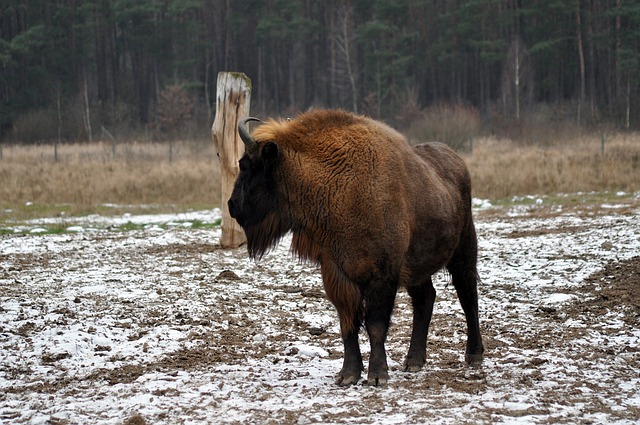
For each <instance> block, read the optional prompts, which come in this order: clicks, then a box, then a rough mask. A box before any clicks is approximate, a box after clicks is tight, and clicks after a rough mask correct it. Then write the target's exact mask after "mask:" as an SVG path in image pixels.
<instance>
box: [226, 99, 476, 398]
mask: <svg viewBox="0 0 640 425" xmlns="http://www.w3.org/2000/svg"><path fill="white" fill-rule="evenodd" d="M249 121H260V120H258V119H257V118H245V119H243V120H241V121H240V123H239V125H238V132H239V134H240V137H241V139H242V140H243V141H244V144H245V154H244V156H243V157H242V158H241V159H240V161H239V168H240V170H239V174H238V177H237V179H236V181H235V184H234V189H233V192H232V194H231V198H230V199H229V201H228V206H229V211H230V214H231V216H232V217H233V218H235V219H236V220H237V221H238V223H239V224H240V226H242V228H243V229H244V231H245V233H246V236H247V248H248V252H249V255H250V257H252V258H254V259H257V258H260V257H262V255H263V254H264V253H265V252H267V251H268V250H269V249H270V248H272V247H274V245H275V244H276V243H277V242H278V241H279V240H280V238H282V237H283V236H284V235H285V234H287V233H288V232H292V234H293V236H292V242H291V250H292V252H293V253H295V254H297V256H299V258H300V259H303V260H310V261H312V262H316V263H317V264H319V266H320V271H321V275H322V280H323V284H324V289H325V293H326V296H327V298H328V299H329V300H330V301H331V302H332V303H333V305H334V306H335V308H336V310H337V312H338V315H339V317H340V330H341V336H342V341H343V343H344V360H343V366H342V370H340V372H339V373H338V376H337V380H336V383H337V384H339V385H342V386H345V385H350V384H355V383H357V382H358V381H359V379H360V377H361V371H362V370H364V368H363V363H362V355H361V352H360V346H359V342H358V333H359V330H360V327H361V325H362V324H363V323H364V326H365V328H366V330H367V333H368V335H369V340H370V344H371V353H370V357H369V370H368V378H367V379H368V384H370V385H382V384H385V383H386V382H387V380H388V377H389V374H388V366H387V358H386V352H385V347H384V343H385V340H386V337H387V331H388V328H389V323H390V320H391V313H392V310H393V307H394V303H395V297H396V293H397V291H398V289H399V287H404V288H406V290H407V292H408V293H409V295H410V296H411V300H412V307H413V330H412V333H411V342H410V345H409V351H408V354H407V356H406V359H405V361H404V370H408V371H418V370H420V369H421V368H422V366H423V365H424V363H425V356H426V342H427V332H428V328H429V322H430V321H431V315H432V311H433V304H434V300H435V297H436V291H435V289H434V287H433V283H432V280H431V276H432V275H433V274H434V273H436V272H437V271H439V270H441V269H443V268H446V270H447V271H448V272H449V274H450V277H451V280H452V282H453V285H454V287H455V289H456V292H457V294H458V298H459V300H460V303H461V305H462V309H463V310H464V314H465V318H466V322H467V344H466V361H467V363H468V364H470V365H479V364H480V363H481V362H482V356H483V351H484V348H483V344H482V337H481V335H480V326H479V320H478V293H477V282H478V273H477V269H476V263H477V238H476V232H475V228H474V224H473V219H472V213H471V181H470V177H469V173H468V171H467V168H466V166H465V164H464V162H463V161H462V159H461V158H460V157H459V156H458V155H457V154H456V153H454V151H453V150H451V149H450V148H448V147H447V146H446V145H443V144H440V143H428V144H423V145H420V146H416V147H411V146H410V145H409V144H408V143H407V140H406V139H405V137H403V136H402V135H401V134H400V133H398V132H397V131H395V130H393V129H392V128H391V127H389V126H387V125H385V124H383V123H380V122H378V121H375V120H373V119H370V118H367V117H364V116H359V115H355V114H352V113H350V112H346V111H340V110H312V111H310V112H306V113H303V114H301V115H299V116H298V117H297V118H295V119H292V120H269V121H268V122H266V123H262V124H261V125H259V126H258V127H257V128H255V129H254V131H253V133H252V134H251V133H250V132H249V131H248V130H247V128H246V126H247V123H248V122H249Z"/></svg>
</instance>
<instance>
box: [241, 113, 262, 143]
mask: <svg viewBox="0 0 640 425" xmlns="http://www.w3.org/2000/svg"><path fill="white" fill-rule="evenodd" d="M249 121H258V122H262V121H260V120H259V119H258V118H254V117H246V118H242V119H241V120H240V122H239V123H238V134H240V138H241V139H242V141H243V142H244V145H245V146H246V148H247V151H249V152H253V151H255V150H256V149H257V148H258V143H257V142H256V141H255V140H253V137H251V134H250V133H249V130H247V127H246V125H247V123H248V122H249Z"/></svg>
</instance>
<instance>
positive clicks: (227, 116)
mask: <svg viewBox="0 0 640 425" xmlns="http://www.w3.org/2000/svg"><path fill="white" fill-rule="evenodd" d="M250 102H251V80H250V79H249V77H247V76H246V75H245V74H243V73H240V72H220V73H218V86H217V94H216V117H215V119H214V121H213V126H212V127H211V137H212V138H213V144H214V146H215V147H216V149H217V151H218V157H219V159H220V180H221V185H222V201H221V206H222V208H221V209H222V237H221V238H220V245H221V246H222V247H223V248H237V247H238V246H240V245H242V244H243V243H245V242H246V240H247V238H246V236H245V234H244V232H243V230H242V228H241V227H240V225H239V224H238V223H237V222H236V221H235V220H234V219H233V218H231V215H230V214H229V207H228V206H227V201H228V200H229V198H230V197H231V192H232V191H233V183H234V182H235V179H236V177H237V175H238V161H239V160H240V158H241V157H242V155H243V154H244V143H242V140H241V139H240V136H239V135H238V121H239V120H240V119H241V118H244V117H246V116H248V115H249V106H250Z"/></svg>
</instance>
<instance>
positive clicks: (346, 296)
mask: <svg viewBox="0 0 640 425" xmlns="http://www.w3.org/2000/svg"><path fill="white" fill-rule="evenodd" d="M320 272H321V274H322V281H323V283H324V290H325V293H326V294H327V298H328V299H329V301H331V303H333V305H334V306H335V308H336V310H337V311H338V316H339V317H340V331H341V334H342V342H343V343H344V362H343V365H342V370H340V373H338V376H337V378H336V383H337V384H338V385H342V386H346V385H353V384H356V383H357V382H358V381H359V380H360V376H361V373H362V370H363V367H362V354H361V353H360V345H359V344H358V332H359V331H360V325H361V319H360V318H361V316H362V295H361V293H360V289H359V288H358V286H357V285H356V284H355V283H353V282H351V281H350V280H349V279H348V278H347V277H346V276H345V275H344V273H343V272H342V271H341V270H340V269H339V268H338V267H337V266H336V265H335V263H333V261H331V260H327V259H323V261H322V262H321V266H320Z"/></svg>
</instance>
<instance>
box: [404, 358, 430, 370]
mask: <svg viewBox="0 0 640 425" xmlns="http://www.w3.org/2000/svg"><path fill="white" fill-rule="evenodd" d="M424 363H425V360H424V358H422V359H417V358H415V357H408V356H407V358H406V359H405V360H404V364H403V365H402V369H403V370H404V371H405V372H419V371H420V370H422V366H424Z"/></svg>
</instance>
